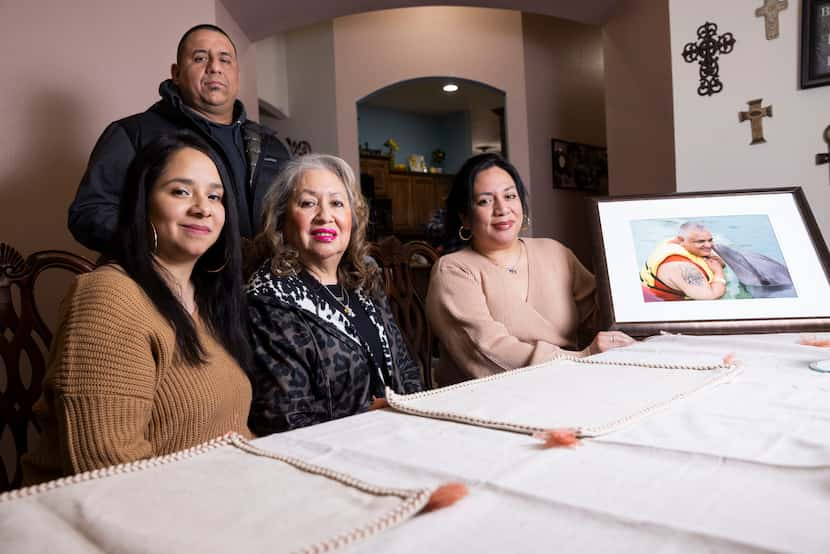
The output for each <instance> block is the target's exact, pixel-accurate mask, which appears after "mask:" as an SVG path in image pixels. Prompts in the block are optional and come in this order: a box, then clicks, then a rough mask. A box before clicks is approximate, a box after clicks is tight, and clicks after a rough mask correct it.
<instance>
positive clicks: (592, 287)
mask: <svg viewBox="0 0 830 554" xmlns="http://www.w3.org/2000/svg"><path fill="white" fill-rule="evenodd" d="M568 255H569V258H570V264H569V265H570V269H571V276H572V277H573V297H574V302H575V303H576V308H577V313H578V314H579V329H578V332H577V335H578V341H579V345H580V348H583V347H585V346H587V345H588V344H589V343H590V342H591V341H592V340H593V339H594V335H596V334H597V332H598V331H600V328H599V327H600V325H601V321H600V313H599V302H598V297H597V282H596V278H595V277H594V275H593V274H592V273H591V272H590V271H588V270H587V269H586V268H585V266H584V265H582V263H581V262H580V261H579V258H577V257H576V255H575V254H574V253H573V252H572V251H571V250H568Z"/></svg>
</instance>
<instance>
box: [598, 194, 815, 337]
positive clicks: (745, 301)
mask: <svg viewBox="0 0 830 554" xmlns="http://www.w3.org/2000/svg"><path fill="white" fill-rule="evenodd" d="M589 203H590V209H591V215H592V219H591V226H592V229H591V230H592V238H593V241H594V247H595V249H594V251H595V252H597V253H598V256H597V258H596V259H595V260H594V263H595V269H596V276H597V289H598V293H599V300H600V311H601V315H602V320H603V321H602V325H603V328H606V329H615V330H621V331H624V332H626V333H628V334H630V335H631V336H634V337H644V336H650V335H654V334H658V333H660V332H670V333H687V334H739V333H772V332H818V331H828V330H830V253H828V249H827V245H826V244H825V242H824V239H823V238H822V236H821V233H820V231H819V228H818V225H817V224H816V220H815V218H814V217H813V214H812V212H811V211H810V208H809V206H808V204H807V201H806V198H805V196H804V193H803V191H802V189H801V187H788V188H775V189H760V190H758V189H752V190H736V191H716V192H702V193H676V194H664V195H650V196H619V197H594V198H591V199H590V200H589ZM686 224H690V225H686ZM684 225H685V226H684ZM681 226H684V228H683V229H684V230H683V231H681ZM688 229H692V230H697V231H696V232H701V233H703V239H705V238H706V233H707V232H708V233H709V234H710V236H711V242H710V243H709V248H711V249H712V251H711V252H710V253H709V255H706V254H705V251H704V253H701V252H698V254H700V255H701V256H704V258H712V257H715V260H717V258H720V259H722V260H723V263H722V264H721V265H722V266H723V270H722V271H723V275H724V277H723V278H720V277H719V278H718V280H721V279H722V281H721V282H723V284H724V287H725V289H726V292H725V293H723V295H722V296H721V297H720V298H718V299H714V300H692V299H691V298H689V297H686V296H684V295H683V294H682V293H681V294H680V295H679V296H672V294H673V293H672V290H674V289H672V287H671V286H669V285H666V284H665V283H664V282H663V281H661V280H660V279H659V278H658V279H655V278H654V277H655V276H656V274H658V273H659V274H660V275H664V274H663V273H661V272H660V271H659V267H660V264H661V263H665V262H666V261H681V262H686V259H685V258H684V257H683V255H681V256H680V257H679V258H671V259H669V256H670V255H671V256H673V255H677V254H678V253H677V252H675V246H673V244H676V243H678V242H679V239H678V238H677V237H678V235H681V234H685V236H687V237H688V236H689V234H688V233H689V231H688ZM701 229H702V230H701ZM698 238H699V237H698ZM701 244H702V243H701ZM689 248H690V249H693V247H692V246H691V245H690V246H689ZM684 252H685V251H684ZM681 254H682V253H681ZM688 258H689V261H690V262H694V263H698V264H700V265H704V264H708V263H709V262H708V261H706V260H705V259H701V258H695V257H694V256H689V257H688ZM695 260H697V261H696V262H695ZM687 267H690V266H687ZM689 271H690V273H689V274H688V275H689V277H690V279H695V275H697V278H698V279H702V280H704V281H703V282H704V283H705V282H707V281H705V280H706V279H707V276H706V274H705V273H704V271H705V270H703V269H701V270H700V272H699V273H696V272H695V271H694V269H690V270H689ZM714 282H715V279H714V278H711V277H710V278H709V280H708V283H709V286H711V287H712V290H715V288H714V284H713V283H714ZM656 289H659V290H656ZM666 289H668V290H666ZM676 292H677V291H676Z"/></svg>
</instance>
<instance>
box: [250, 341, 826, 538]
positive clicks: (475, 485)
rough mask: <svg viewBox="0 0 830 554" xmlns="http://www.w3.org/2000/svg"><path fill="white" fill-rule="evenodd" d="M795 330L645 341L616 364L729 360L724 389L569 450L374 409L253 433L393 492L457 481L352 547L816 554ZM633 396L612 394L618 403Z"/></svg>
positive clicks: (816, 459) (822, 512)
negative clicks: (736, 367)
mask: <svg viewBox="0 0 830 554" xmlns="http://www.w3.org/2000/svg"><path fill="white" fill-rule="evenodd" d="M798 338H799V337H798V335H757V336H741V337H685V336H661V337H654V338H652V339H651V340H648V341H646V342H642V343H639V344H637V345H635V346H633V347H630V348H629V349H626V351H618V352H613V353H606V354H605V355H603V356H605V357H607V358H609V359H613V358H615V357H619V358H620V359H632V357H633V358H636V357H637V353H638V352H643V353H647V354H648V355H649V356H654V355H655V354H660V353H666V354H667V355H671V356H676V355H677V354H679V353H684V352H687V353H688V354H689V358H690V361H694V360H695V359H697V358H699V357H700V356H701V355H710V356H723V355H725V354H727V353H729V352H735V353H736V355H737V357H738V358H739V359H740V360H741V361H742V363H743V371H742V372H741V374H740V375H739V376H737V377H736V378H735V379H734V380H733V381H732V382H730V383H728V384H722V385H718V386H715V387H713V388H710V389H708V390H705V391H702V392H700V393H698V394H695V395H693V396H692V397H690V398H687V399H683V400H681V401H679V402H675V403H672V404H671V405H670V406H669V407H668V408H666V409H664V410H662V411H660V412H658V413H655V414H652V415H650V416H649V417H647V418H644V419H642V420H640V421H638V422H637V423H635V424H633V425H631V426H628V427H626V428H625V429H623V430H620V431H617V432H614V433H611V434H608V435H606V436H603V437H602V438H599V439H593V440H586V441H584V442H583V444H582V445H581V446H579V447H576V448H560V449H541V448H539V446H538V442H537V441H535V440H534V439H532V438H531V437H529V436H526V435H521V434H516V433H511V432H506V431H498V430H493V429H486V428H481V427H475V426H470V425H464V424H459V423H453V422H448V421H440V420H433V419H427V418H422V417H416V416H411V415H405V414H401V413H395V412H393V411H390V410H383V411H377V412H372V413H367V414H362V415H360V416H355V417H351V418H346V419H342V420H338V421H333V422H330V423H327V424H324V425H318V426H315V427H310V428H306V429H301V430H298V431H294V432H291V433H285V434H282V435H272V436H271V437H265V438H263V439H259V440H258V441H257V444H258V445H259V446H260V447H262V448H266V449H269V450H273V451H277V452H283V453H287V454H292V455H296V456H300V457H302V458H305V459H307V460H309V461H311V462H313V463H316V464H319V465H322V466H326V467H330V468H333V469H338V470H342V471H346V472H348V473H351V474H353V475H356V476H358V477H360V478H363V479H366V480H368V481H371V482H374V483H377V484H380V485H389V486H396V487H420V486H435V485H436V484H439V483H442V482H446V481H452V480H460V481H464V482H466V483H467V484H468V485H469V488H470V495H469V496H468V497H467V498H465V499H464V500H462V501H461V502H460V503H458V504H457V505H455V506H453V507H452V508H449V509H446V510H441V511H438V512H433V513H429V514H424V515H420V516H417V517H415V518H414V519H413V520H411V521H409V522H407V523H406V524H404V525H402V526H400V527H398V528H395V529H392V530H390V531H389V532H387V533H384V534H382V535H379V536H377V537H375V538H372V539H370V540H368V541H366V542H364V543H361V544H360V545H358V546H357V547H356V548H355V551H357V552H393V553H394V552H466V551H469V552H475V551H478V552H517V551H527V552H626V553H627V554H631V553H635V552H661V553H670V552H701V551H707V552H793V553H796V552H797V553H808V552H815V553H825V554H826V553H828V552H830V524H828V522H827V518H828V516H830V374H822V373H817V372H814V371H811V370H810V369H808V367H807V364H808V362H809V361H811V360H815V359H820V358H822V357H827V358H830V349H821V348H813V347H805V346H800V345H798V344H797V340H798ZM629 393H630V394H636V391H626V390H620V394H629Z"/></svg>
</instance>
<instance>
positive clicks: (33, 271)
mask: <svg viewBox="0 0 830 554" xmlns="http://www.w3.org/2000/svg"><path fill="white" fill-rule="evenodd" d="M94 267H95V264H94V263H93V262H91V261H90V260H87V259H86V258H83V257H81V256H78V255H75V254H72V253H70V252H64V251H60V250H44V251H41V252H35V253H34V254H32V255H30V256H29V257H28V258H26V259H25V260H24V259H23V256H22V255H21V254H20V252H18V251H17V250H15V249H14V248H13V247H11V246H10V245H8V244H6V243H3V242H0V361H1V362H2V363H0V443H2V444H3V445H4V448H3V449H2V450H0V457H2V458H3V459H0V491H4V490H9V489H12V488H16V487H18V486H20V483H21V480H22V478H23V475H22V472H21V467H20V457H21V456H22V455H23V454H25V453H26V451H27V450H28V447H29V444H28V436H29V428H30V426H31V427H32V428H34V430H35V431H40V428H39V426H38V424H37V421H35V420H34V417H33V414H32V406H33V405H34V403H35V402H36V401H37V399H38V398H39V397H40V393H41V388H42V385H43V378H44V376H45V375H46V356H47V354H48V352H49V347H50V345H51V344H52V331H51V330H50V329H49V328H48V327H47V325H46V323H45V322H44V321H43V318H42V317H41V315H40V312H39V311H38V308H37V304H36V303H35V283H36V281H37V278H38V276H40V275H41V273H43V272H44V271H46V270H47V269H55V268H58V269H64V270H66V271H69V272H71V273H74V274H79V273H84V272H87V271H92V270H93V269H94ZM15 289H16V290H15ZM15 293H16V294H15ZM15 298H17V306H19V309H18V308H16V307H15ZM24 358H25V359H24ZM26 361H28V363H26ZM9 433H10V434H11V438H12V442H13V446H14V451H13V453H11V454H10V455H8V452H6V450H7V448H6V445H8V441H7V439H6V437H7V436H8V435H9ZM8 458H11V459H8ZM7 468H11V472H9V471H8V470H7Z"/></svg>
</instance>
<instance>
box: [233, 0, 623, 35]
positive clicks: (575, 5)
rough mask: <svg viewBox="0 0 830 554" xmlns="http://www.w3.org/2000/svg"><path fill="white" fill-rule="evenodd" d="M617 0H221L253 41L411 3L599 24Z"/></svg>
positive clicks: (609, 13) (608, 14) (604, 19)
mask: <svg viewBox="0 0 830 554" xmlns="http://www.w3.org/2000/svg"><path fill="white" fill-rule="evenodd" d="M619 1H620V0H466V1H465V0H441V1H439V2H436V1H435V0H303V1H301V2H298V1H296V0H294V1H286V0H221V2H222V4H224V6H225V8H227V10H228V12H229V13H230V14H231V15H232V16H233V17H234V19H235V20H236V22H237V23H238V24H239V26H240V27H241V28H242V30H243V31H244V32H245V34H246V35H248V38H249V39H251V40H252V41H257V40H260V39H263V38H266V37H268V36H270V35H273V34H274V33H281V32H284V31H288V30H291V29H297V28H299V27H304V26H306V25H311V24H314V23H320V22H322V21H328V20H330V19H334V18H335V17H341V16H344V15H351V14H356V13H362V12H369V11H374V10H385V9H391V8H407V7H414V6H436V5H441V6H472V7H479V8H500V9H508V10H518V11H522V12H528V13H538V14H542V15H550V16H554V17H560V18H562V19H569V20H571V21H578V22H580V23H592V24H602V23H605V22H606V21H607V20H608V18H609V17H610V16H611V15H612V12H613V10H614V8H615V7H616V5H617V4H618V3H619Z"/></svg>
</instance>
